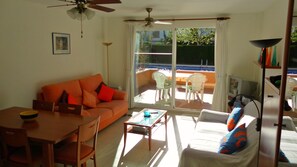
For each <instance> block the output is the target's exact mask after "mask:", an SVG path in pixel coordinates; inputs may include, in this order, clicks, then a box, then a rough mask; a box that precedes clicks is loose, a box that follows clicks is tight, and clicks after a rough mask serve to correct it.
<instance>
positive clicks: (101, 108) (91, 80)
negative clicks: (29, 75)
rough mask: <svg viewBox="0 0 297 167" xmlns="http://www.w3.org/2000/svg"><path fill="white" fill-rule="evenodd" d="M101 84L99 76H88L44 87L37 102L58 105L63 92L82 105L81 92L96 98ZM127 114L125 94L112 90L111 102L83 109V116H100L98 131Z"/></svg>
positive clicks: (98, 103) (99, 103)
mask: <svg viewBox="0 0 297 167" xmlns="http://www.w3.org/2000/svg"><path fill="white" fill-rule="evenodd" d="M101 82H102V76H101V74H96V75H92V76H88V77H85V78H82V79H77V80H71V81H65V82H61V83H56V84H50V85H45V86H43V87H42V88H41V93H39V94H38V99H39V100H44V101H49V102H55V104H58V103H59V100H60V97H61V95H62V93H63V91H64V90H65V91H66V92H67V93H69V94H71V95H72V96H73V97H74V98H75V99H76V101H77V102H78V103H79V104H82V105H83V90H86V91H88V92H90V93H92V94H94V96H96V92H95V90H96V88H97V87H98V85H100V83H101ZM127 112H128V101H127V94H126V92H124V91H119V90H114V94H113V96H112V101H110V102H97V104H96V107H94V108H90V107H84V111H83V112H82V115H83V116H100V117H101V118H100V124H99V131H100V130H102V129H104V128H105V127H107V126H108V125H110V124H112V123H113V122H114V121H116V120H118V119H119V118H121V117H122V116H123V115H125V114H127Z"/></svg>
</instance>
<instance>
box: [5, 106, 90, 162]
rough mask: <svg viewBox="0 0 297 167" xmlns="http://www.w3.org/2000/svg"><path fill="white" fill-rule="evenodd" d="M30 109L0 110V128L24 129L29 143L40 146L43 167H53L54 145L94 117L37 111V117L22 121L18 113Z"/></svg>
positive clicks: (12, 108) (13, 108)
mask: <svg viewBox="0 0 297 167" xmlns="http://www.w3.org/2000/svg"><path fill="white" fill-rule="evenodd" d="M27 110H32V109H30V108H22V107H11V108H7V109H4V110H0V115H1V116H0V126H4V127H8V128H24V129H26V131H27V135H28V138H29V140H30V141H34V142H39V143H41V144H42V153H43V166H46V167H54V166H55V162H54V144H56V143H58V142H60V141H62V140H64V139H66V138H68V137H70V136H71V135H73V134H74V133H76V132H77V130H78V126H79V125H81V124H84V123H87V122H90V121H92V120H94V119H96V118H95V117H83V116H80V115H74V114H66V113H59V112H50V111H42V110H38V117H37V118H36V119H34V120H31V121H24V120H22V119H21V118H20V116H19V113H20V112H22V111H27Z"/></svg>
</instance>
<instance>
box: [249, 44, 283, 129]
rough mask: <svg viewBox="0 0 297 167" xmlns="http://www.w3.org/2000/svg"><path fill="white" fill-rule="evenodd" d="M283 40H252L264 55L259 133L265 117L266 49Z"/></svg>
mask: <svg viewBox="0 0 297 167" xmlns="http://www.w3.org/2000/svg"><path fill="white" fill-rule="evenodd" d="M280 40H281V38H273V39H261V40H252V41H250V42H251V43H252V44H253V45H254V46H256V47H259V48H263V53H262V61H261V66H262V87H261V88H262V90H261V99H260V100H261V110H260V111H261V113H259V112H258V119H257V128H256V129H257V131H260V129H261V123H262V115H263V102H264V85H265V68H266V48H268V47H271V46H273V45H275V44H277V43H278V42H279V41H280Z"/></svg>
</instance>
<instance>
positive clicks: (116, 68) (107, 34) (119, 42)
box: [104, 17, 128, 89]
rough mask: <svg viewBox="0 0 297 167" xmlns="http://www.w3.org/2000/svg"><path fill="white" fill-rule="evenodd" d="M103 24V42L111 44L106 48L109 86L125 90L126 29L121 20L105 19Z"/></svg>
mask: <svg viewBox="0 0 297 167" xmlns="http://www.w3.org/2000/svg"><path fill="white" fill-rule="evenodd" d="M104 22H105V24H104V42H112V44H111V45H110V46H109V47H108V49H109V50H108V52H109V53H108V57H109V64H110V65H109V80H110V81H109V82H110V86H113V87H118V86H120V87H122V88H123V89H125V87H126V82H125V81H126V79H125V78H126V76H125V69H126V55H127V46H128V45H127V38H126V37H127V27H126V24H125V23H124V21H123V19H122V18H112V17H111V18H105V21H104ZM104 50H105V54H106V47H105V48H104ZM105 56H106V55H105Z"/></svg>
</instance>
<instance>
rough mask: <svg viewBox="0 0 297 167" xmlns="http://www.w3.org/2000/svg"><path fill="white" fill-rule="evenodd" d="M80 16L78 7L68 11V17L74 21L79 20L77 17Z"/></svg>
mask: <svg viewBox="0 0 297 167" xmlns="http://www.w3.org/2000/svg"><path fill="white" fill-rule="evenodd" d="M78 14H79V13H78V11H77V9H76V7H74V8H71V9H69V10H67V15H68V16H69V17H70V18H72V19H77V17H78V16H79V15H78Z"/></svg>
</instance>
